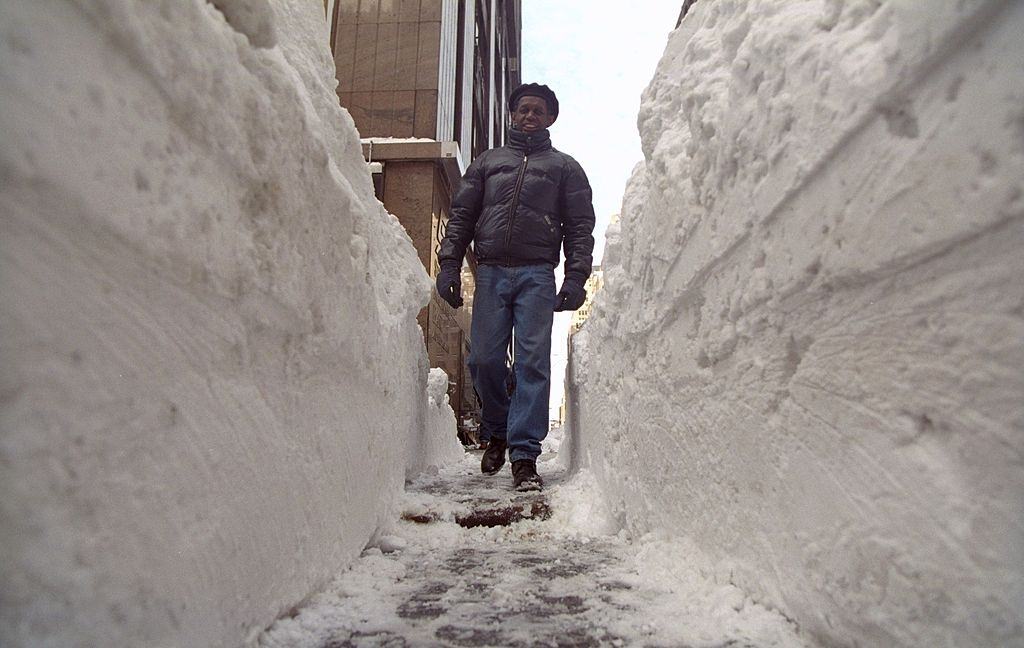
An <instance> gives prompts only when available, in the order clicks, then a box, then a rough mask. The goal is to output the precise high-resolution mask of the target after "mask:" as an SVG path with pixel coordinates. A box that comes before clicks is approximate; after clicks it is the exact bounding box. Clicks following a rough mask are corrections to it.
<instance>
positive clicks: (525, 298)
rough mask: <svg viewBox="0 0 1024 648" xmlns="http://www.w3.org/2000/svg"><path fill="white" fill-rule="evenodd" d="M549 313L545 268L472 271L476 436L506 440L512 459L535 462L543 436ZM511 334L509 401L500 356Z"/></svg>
mask: <svg viewBox="0 0 1024 648" xmlns="http://www.w3.org/2000/svg"><path fill="white" fill-rule="evenodd" d="M554 310H555V271H554V269H553V268H552V267H551V266H547V265H533V266H520V267H512V268H505V267H501V266H488V265H481V266H479V267H478V268H477V275H476V292H475V293H473V324H472V328H471V331H470V338H471V344H472V347H471V350H470V353H469V371H470V373H471V374H472V375H473V386H474V387H476V391H477V394H478V395H479V396H480V405H481V409H482V418H483V421H482V425H481V435H480V436H481V438H484V439H505V440H507V441H508V446H509V459H511V460H512V461H519V460H520V459H529V460H531V461H536V459H537V457H538V456H540V443H541V441H543V440H544V437H546V436H547V434H548V401H549V399H550V397H551V321H552V318H553V316H554ZM513 330H514V331H515V362H514V363H513V367H514V370H515V392H514V393H513V394H512V397H511V398H509V395H508V386H507V385H508V378H509V373H508V368H507V366H506V361H505V358H506V350H507V349H508V344H509V340H510V339H511V337H512V331H513Z"/></svg>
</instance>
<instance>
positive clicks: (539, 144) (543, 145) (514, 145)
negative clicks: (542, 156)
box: [505, 128, 551, 153]
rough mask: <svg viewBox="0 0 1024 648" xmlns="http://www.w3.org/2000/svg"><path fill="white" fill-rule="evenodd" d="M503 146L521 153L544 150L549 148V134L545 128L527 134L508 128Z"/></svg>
mask: <svg viewBox="0 0 1024 648" xmlns="http://www.w3.org/2000/svg"><path fill="white" fill-rule="evenodd" d="M505 146H507V147H508V148H510V149H515V150H517V151H522V152H523V153H533V152H535V151H546V150H547V149H549V148H551V134H550V133H549V132H548V129H546V128H544V129H542V130H539V131H536V132H533V133H529V134H527V133H524V132H523V131H521V130H516V129H514V128H509V129H508V137H507V139H506V142H505Z"/></svg>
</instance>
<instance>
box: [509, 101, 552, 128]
mask: <svg viewBox="0 0 1024 648" xmlns="http://www.w3.org/2000/svg"><path fill="white" fill-rule="evenodd" d="M512 123H513V124H515V126H516V128H518V129H519V130H521V131H523V132H524V133H533V132H535V131H539V130H541V129H544V128H547V127H548V126H550V125H551V124H553V123H555V118H554V117H553V116H552V115H551V114H549V113H548V104H547V102H546V101H544V100H543V99H541V98H540V97H531V96H529V95H526V96H525V97H520V98H519V102H518V103H517V104H516V110H515V112H514V113H512Z"/></svg>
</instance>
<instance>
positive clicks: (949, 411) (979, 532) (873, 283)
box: [569, 0, 1024, 646]
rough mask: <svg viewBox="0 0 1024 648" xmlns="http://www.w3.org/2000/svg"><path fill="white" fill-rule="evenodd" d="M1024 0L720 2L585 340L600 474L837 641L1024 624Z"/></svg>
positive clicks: (648, 515)
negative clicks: (1018, 0)
mask: <svg viewBox="0 0 1024 648" xmlns="http://www.w3.org/2000/svg"><path fill="white" fill-rule="evenodd" d="M1022 28H1024V5H1021V3H1005V2H998V1H985V0H975V1H972V2H961V3H955V4H954V3H909V2H907V3H899V2H891V3H878V2H871V1H866V0H864V1H862V0H827V1H820V0H801V1H794V2H786V3H778V2H773V1H772V0H761V1H754V0H752V1H750V2H735V1H730V0H720V1H717V2H698V3H696V4H695V5H694V6H693V8H692V9H691V13H690V14H689V15H688V16H687V17H686V19H685V20H684V21H683V23H682V25H681V26H680V28H679V29H677V30H676V31H675V33H674V34H673V36H672V37H671V40H670V43H669V46H668V48H667V50H666V53H665V56H664V58H663V59H662V61H661V63H660V65H659V68H658V71H657V74H656V76H655V79H654V80H653V81H652V83H651V85H650V86H649V88H648V89H647V91H646V92H645V95H644V101H643V105H642V107H641V113H640V119H639V125H640V130H641V135H642V138H643V146H644V153H645V158H646V160H645V163H644V164H643V165H642V166H641V167H640V168H638V169H637V171H636V172H635V174H634V177H633V179H632V180H631V182H630V185H629V187H628V189H627V195H626V196H625V199H624V204H623V210H622V221H621V233H620V234H618V235H617V234H616V233H615V232H612V233H611V235H610V236H609V242H608V245H609V246H608V248H607V251H606V254H605V279H606V284H605V288H604V291H603V293H602V294H600V295H599V296H598V298H597V303H596V305H595V307H594V313H593V315H592V316H591V318H590V320H588V322H587V324H586V326H585V327H584V329H583V331H582V332H581V333H580V334H578V335H577V338H576V343H575V347H574V350H573V358H572V363H571V376H570V385H569V409H570V412H571V414H572V421H571V425H570V429H571V432H572V434H571V436H572V439H571V441H570V442H569V443H570V445H571V448H572V453H573V455H574V457H575V459H576V462H577V465H584V466H587V467H589V468H590V469H591V470H592V471H593V472H594V474H595V476H596V477H597V479H598V482H599V483H600V484H601V486H602V489H603V490H604V492H605V494H606V495H607V496H608V498H609V501H610V502H612V507H613V509H614V510H615V514H616V515H617V517H618V519H619V522H620V523H621V524H622V525H624V526H626V527H627V528H629V529H630V530H632V531H633V532H635V533H643V532H645V531H647V530H651V529H660V530H666V531H668V532H670V533H672V534H675V535H681V536H687V537H689V538H691V539H693V541H694V542H695V543H696V544H697V546H699V547H700V548H701V549H702V550H703V551H705V552H706V553H708V554H709V555H710V556H712V557H713V559H714V560H715V561H716V565H715V567H716V568H717V569H718V570H719V571H720V572H721V573H722V574H723V577H727V578H729V579H730V582H735V583H736V584H738V585H740V586H741V587H743V588H744V589H745V590H747V591H748V592H751V593H753V594H754V595H755V596H756V597H757V598H758V599H759V600H760V601H762V602H764V603H766V604H769V605H772V606H775V607H778V608H779V609H781V610H782V611H783V612H784V613H786V614H787V615H789V616H791V617H792V618H794V619H795V620H797V621H798V622H799V623H800V625H801V627H802V628H803V630H804V631H806V632H807V633H808V634H809V635H810V636H812V637H814V638H816V639H817V640H818V641H820V642H821V643H822V644H824V645H889V646H918V645H929V646H959V645H1021V644H1020V643H1019V642H1020V637H1021V636H1024V628H1022V626H1021V621H1020V618H1021V616H1020V611H1021V610H1022V609H1024V574H1022V569H1021V565H1022V562H1021V560H1020V558H1021V555H1022V551H1024V525H1022V523H1021V514H1020V501H1021V494H1022V493H1024V473H1022V471H1021V470H1020V465H1021V458H1022V456H1024V375H1022V374H1021V372H1020V367H1021V366H1024V315H1022V313H1024V308H1022V304H1024V284H1022V282H1021V281H1020V277H1021V276H1024V256H1022V255H1021V254H1020V253H1019V250H1020V249H1021V248H1022V247H1024V182H1022V178H1024V109H1022V107H1021V106H1024V87H1022V86H1024V78H1022V77H1021V75H1020V70H1021V69H1022V66H1024V47H1022V41H1021V40H1020V38H1019V36H1018V34H1019V33H1020V31H1021V29H1022Z"/></svg>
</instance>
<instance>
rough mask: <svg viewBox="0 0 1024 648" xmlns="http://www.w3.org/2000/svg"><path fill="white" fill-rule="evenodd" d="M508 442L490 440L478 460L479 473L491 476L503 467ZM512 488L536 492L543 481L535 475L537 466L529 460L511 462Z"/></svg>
mask: <svg viewBox="0 0 1024 648" xmlns="http://www.w3.org/2000/svg"><path fill="white" fill-rule="evenodd" d="M507 451H508V442H507V441H506V440H505V439H491V441H490V443H489V444H488V446H487V450H485V451H484V456H483V458H482V459H481V460H480V472H482V473H484V474H485V475H493V474H495V473H496V472H498V471H499V470H501V467H502V466H504V465H505V453H506V452H507ZM512 487H513V488H515V490H517V491H538V490H540V489H541V488H543V487H544V481H543V480H542V479H541V478H540V475H538V474H537V464H536V462H534V461H530V460H529V459H520V460H519V461H513V462H512Z"/></svg>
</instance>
